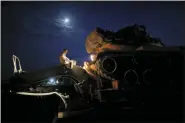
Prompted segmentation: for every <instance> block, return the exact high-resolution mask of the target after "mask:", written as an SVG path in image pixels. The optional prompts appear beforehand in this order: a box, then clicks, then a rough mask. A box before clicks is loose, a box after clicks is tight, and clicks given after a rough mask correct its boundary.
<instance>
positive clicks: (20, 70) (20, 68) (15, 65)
mask: <svg viewBox="0 0 185 123" xmlns="http://www.w3.org/2000/svg"><path fill="white" fill-rule="evenodd" d="M12 59H13V65H14V73H17V72H18V73H21V72H22V67H21V63H20V60H19V58H18V57H17V56H15V55H13V56H12ZM17 61H18V62H19V70H17V64H16V62H17Z"/></svg>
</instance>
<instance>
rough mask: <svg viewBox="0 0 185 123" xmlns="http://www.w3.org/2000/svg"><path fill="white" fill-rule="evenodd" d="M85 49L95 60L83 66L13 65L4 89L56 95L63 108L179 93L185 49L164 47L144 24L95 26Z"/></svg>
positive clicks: (130, 103) (131, 103)
mask: <svg viewBox="0 0 185 123" xmlns="http://www.w3.org/2000/svg"><path fill="white" fill-rule="evenodd" d="M85 47H86V50H87V52H88V53H89V56H90V57H91V61H85V62H84V65H83V66H78V65H75V66H73V67H72V68H69V67H67V66H65V65H57V66H53V67H51V68H47V69H43V70H39V71H34V72H25V71H22V69H19V70H17V69H16V68H14V75H13V76H12V77H11V78H10V79H9V80H8V82H9V84H8V85H6V88H4V89H3V92H4V93H13V94H15V95H24V96H38V97H40V96H48V95H53V94H54V95H57V96H58V97H59V98H60V99H61V100H62V101H61V102H60V106H59V107H60V109H64V110H73V109H75V108H79V109H81V108H82V107H84V106H85V107H86V106H87V107H89V106H90V107H91V106H95V105H96V104H97V103H98V104H100V103H109V102H110V103H112V102H113V103H115V102H116V103H117V104H116V105H114V106H115V107H116V106H117V107H119V106H120V105H121V106H123V107H127V108H128V107H131V108H133V107H142V106H143V104H144V103H146V102H143V100H146V98H145V97H148V96H151V95H155V96H154V97H155V98H154V97H153V98H152V99H150V102H152V101H155V100H164V99H166V100H167V101H168V100H169V99H171V97H172V98H173V97H178V94H179V93H180V92H179V91H181V89H180V87H181V86H182V83H181V82H182V81H183V74H182V73H183V69H184V68H183V67H182V66H183V64H184V47H167V46H165V45H164V44H163V43H162V41H161V40H160V39H159V38H154V37H152V36H151V35H150V34H149V33H148V32H147V31H146V28H145V26H143V25H131V26H127V27H124V28H122V29H120V30H118V31H116V32H113V31H109V30H105V29H101V28H96V29H95V30H93V31H92V32H91V33H90V34H89V35H88V36H87V39H86V41H85ZM15 58H16V57H15V56H14V58H13V61H14V65H15V64H16V63H15ZM19 64H20V61H19ZM15 66H16V65H15ZM156 90H157V91H156ZM171 90H173V91H171ZM168 97H170V98H168ZM169 102H170V101H169ZM169 102H167V103H169Z"/></svg>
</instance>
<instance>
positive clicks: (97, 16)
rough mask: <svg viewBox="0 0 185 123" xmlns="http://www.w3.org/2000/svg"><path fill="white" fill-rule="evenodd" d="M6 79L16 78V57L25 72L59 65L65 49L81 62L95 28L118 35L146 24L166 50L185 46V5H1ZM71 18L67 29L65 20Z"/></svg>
mask: <svg viewBox="0 0 185 123" xmlns="http://www.w3.org/2000/svg"><path fill="white" fill-rule="evenodd" d="M1 10H2V11H1V15H2V16H1V17H2V21H1V25H2V33H1V36H2V37H1V41H2V57H1V59H2V64H1V66H2V69H1V70H2V79H7V78H8V77H10V76H11V75H12V74H13V63H12V55H13V54H15V55H17V56H18V57H19V58H20V61H21V64H22V68H23V70H24V71H35V70H39V69H42V68H47V67H52V66H53V65H57V64H59V54H60V53H61V51H62V50H63V49H64V48H67V49H68V50H69V54H68V56H69V57H70V58H72V59H75V60H77V61H78V62H79V63H82V62H83V61H85V60H88V59H89V56H88V54H87V52H86V50H85V39H86V37H87V35H88V34H89V33H90V32H91V31H92V30H93V29H94V28H95V27H100V28H103V29H109V30H114V31H116V30H118V29H120V28H123V27H125V26H127V25H132V24H141V25H145V26H146V30H147V32H149V33H151V34H152V36H154V37H159V38H160V39H161V40H162V42H163V43H164V44H165V45H167V46H180V45H185V41H184V40H185V36H184V32H185V28H184V26H185V25H184V22H185V2H159V1H158V2H126V1H120V2H113V1H112V2H92V1H89V2H72V1H70V2H65V1H60V2H59V1H57V2H53V1H50V2H49V1H47V2H46V1H45V2H44V1H43V2H37V1H28V2H25V1H23V2H15V1H14V2H9V1H2V2H1ZM65 17H67V18H69V19H70V23H69V25H64V24H63V23H62V21H61V20H62V19H64V18H65Z"/></svg>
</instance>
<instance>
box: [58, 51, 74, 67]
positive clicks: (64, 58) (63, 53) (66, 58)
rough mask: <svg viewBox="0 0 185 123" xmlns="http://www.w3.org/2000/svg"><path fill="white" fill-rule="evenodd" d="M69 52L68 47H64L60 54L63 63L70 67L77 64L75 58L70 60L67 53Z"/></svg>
mask: <svg viewBox="0 0 185 123" xmlns="http://www.w3.org/2000/svg"><path fill="white" fill-rule="evenodd" d="M67 53H68V50H67V49H64V50H63V52H62V54H61V55H60V63H61V64H65V65H67V66H68V65H69V66H70V68H73V65H76V61H74V60H70V59H69V58H68V57H67V56H66V55H67Z"/></svg>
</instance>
